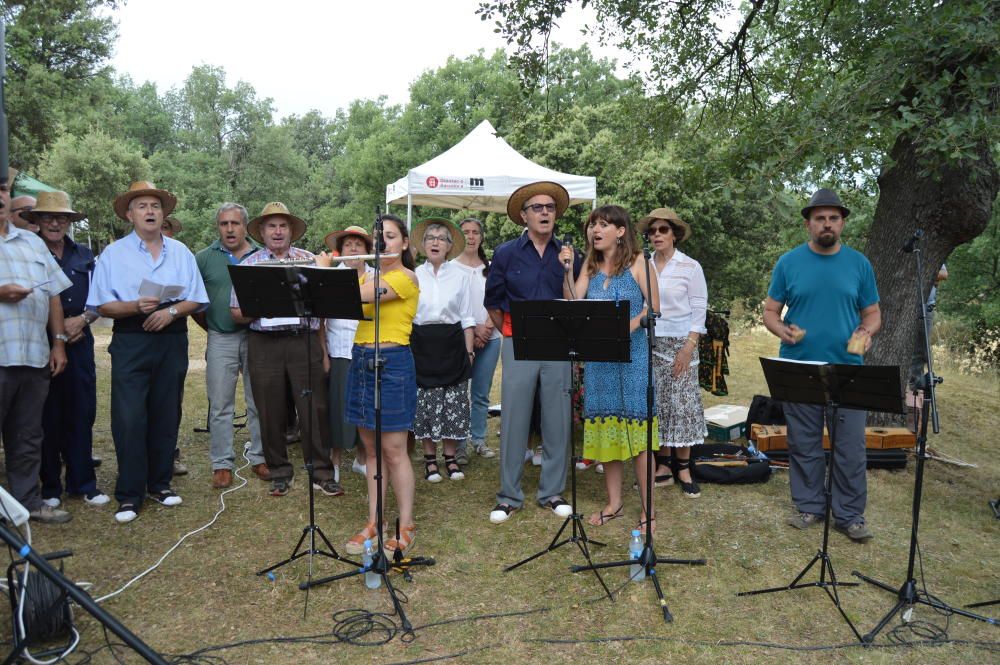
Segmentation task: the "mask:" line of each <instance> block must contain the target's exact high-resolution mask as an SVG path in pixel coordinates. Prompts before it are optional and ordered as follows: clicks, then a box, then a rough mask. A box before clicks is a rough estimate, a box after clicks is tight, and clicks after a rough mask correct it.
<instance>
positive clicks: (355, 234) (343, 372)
mask: <svg viewBox="0 0 1000 665" xmlns="http://www.w3.org/2000/svg"><path fill="white" fill-rule="evenodd" d="M324 242H325V243H326V246H327V247H329V248H330V250H331V251H332V252H333V253H334V256H359V255H361V254H371V253H372V238H371V235H369V233H368V231H367V230H365V229H363V228H361V227H360V226H348V227H347V228H346V229H344V230H343V231H334V232H333V233H331V234H329V235H327V236H326V239H325V240H324ZM339 265H340V266H342V267H343V268H345V269H348V270H356V271H357V273H358V278H359V279H360V278H361V276H362V275H364V274H365V272H366V271H371V269H370V268H368V266H367V265H366V264H365V262H364V261H343V262H339ZM357 330H358V322H357V321H355V320H352V319H327V320H326V352H327V355H328V356H329V357H330V374H329V384H328V390H327V398H328V400H329V402H328V406H327V413H328V414H329V416H330V441H329V446H330V461H331V462H333V473H334V481H335V482H336V483H337V484H338V485H339V484H340V460H341V455H342V451H344V450H350V449H351V448H355V451H356V452H355V459H354V462H353V464H352V468H353V470H354V471H355V472H357V473H360V474H361V475H365V447H364V445H362V443H361V438H360V437H359V436H358V428H357V426H356V425H354V424H353V423H351V422H349V421H348V420H347V417H346V415H345V414H344V404H345V402H346V397H347V372H348V370H349V369H350V367H351V349H352V348H353V347H354V333H355V332H357Z"/></svg>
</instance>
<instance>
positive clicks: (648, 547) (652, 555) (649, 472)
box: [570, 246, 706, 623]
mask: <svg viewBox="0 0 1000 665" xmlns="http://www.w3.org/2000/svg"><path fill="white" fill-rule="evenodd" d="M642 254H643V257H644V258H645V264H646V294H647V297H646V303H647V309H648V311H649V314H648V315H647V316H646V321H645V323H644V325H645V326H646V501H645V504H646V505H645V510H644V511H643V516H644V518H645V520H646V541H645V543H644V544H643V546H642V553H641V554H640V555H639V563H640V564H641V565H642V567H643V570H644V571H645V574H646V576H647V577H649V579H651V580H652V581H653V589H654V590H655V591H656V597H657V598H658V599H659V604H660V608H661V609H662V610H663V620H664V621H665V622H667V623H669V622H671V621H673V620H674V617H673V615H672V614H671V613H670V609H669V608H668V607H667V601H666V600H664V598H663V588H662V587H661V586H660V579H659V578H658V577H657V576H656V564H658V563H665V564H681V565H687V566H704V565H705V564H706V560H705V559H663V558H657V556H656V551H655V550H654V549H653V528H652V527H653V524H652V519H653V471H654V468H653V411H654V409H653V395H654V386H655V383H654V382H653V340H654V337H655V334H656V332H655V328H656V319H658V318H659V316H660V313H659V312H655V311H653V298H652V293H653V291H652V288H653V287H652V279H651V278H650V272H649V264H650V261H651V257H650V254H649V248H648V247H646V246H643V248H642ZM633 563H634V562H633V561H632V560H631V559H625V560H623V561H612V562H609V563H597V564H592V565H589V566H573V567H572V568H570V570H572V571H573V572H574V573H578V572H580V571H584V570H598V569H601V568H622V567H625V566H631V565H632V564H633Z"/></svg>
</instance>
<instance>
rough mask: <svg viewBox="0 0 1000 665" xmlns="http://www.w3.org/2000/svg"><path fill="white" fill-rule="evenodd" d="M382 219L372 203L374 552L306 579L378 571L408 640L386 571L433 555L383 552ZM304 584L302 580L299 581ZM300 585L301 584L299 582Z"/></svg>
mask: <svg viewBox="0 0 1000 665" xmlns="http://www.w3.org/2000/svg"><path fill="white" fill-rule="evenodd" d="M382 229H383V221H382V213H381V211H380V210H379V207H378V206H375V227H374V229H373V230H374V233H373V234H372V235H373V238H372V240H373V241H374V242H373V243H372V246H373V249H374V254H373V258H374V264H375V273H374V280H375V282H374V284H375V298H374V301H373V302H374V305H375V314H374V322H375V343H374V349H375V357H374V359H372V361H371V364H370V365H369V368H370V369H372V371H373V372H374V373H375V394H374V399H375V531H376V532H377V536H376V537H377V540H378V547H377V548H376V550H375V554H374V555H373V556H372V563H371V566H370V567H368V568H364V567H360V568H358V569H357V570H352V571H350V572H347V573H342V574H340V575H332V576H330V577H324V578H322V579H319V580H315V581H312V582H310V583H309V584H310V585H311V586H319V585H321V584H326V583H327V582H333V581H335V580H341V579H345V578H348V577H354V576H356V575H363V574H364V573H367V572H374V573H378V575H379V576H380V577H381V578H382V584H383V585H384V586H385V589H386V591H388V592H389V598H390V599H391V600H392V606H393V609H394V610H395V611H396V614H397V615H399V621H400V625H401V626H402V629H403V631H402V632H403V639H404V640H408V639H409V638H411V637H412V636H413V625H412V624H411V623H410V620H409V619H408V618H407V617H406V612H404V611H403V604H402V602H401V601H400V600H399V592H397V591H396V588H395V587H394V586H393V585H392V581H391V579H390V577H389V572H390V571H391V570H392V569H393V568H396V569H397V570H401V571H402V572H403V576H404V579H407V580H408V579H409V571H408V568H409V567H410V566H433V565H434V563H435V562H434V559H432V558H430V557H413V558H411V559H403V555H402V553H401V552H400V551H399V550H398V549H397V550H396V552H395V554H394V555H393V561H390V560H389V558H388V557H387V556H386V555H385V538H384V536H383V535H382V522H383V521H384V520H383V514H384V512H385V508H384V505H383V503H384V502H383V499H382V482H383V480H382V368H383V367H384V366H385V360H384V359H383V358H382V355H381V348H382V345H381V343H380V342H379V322H380V313H381V304H382V293H383V289H382V287H380V286H379V283H380V281H381V278H382V254H383V250H384V249H385V246H384V242H385V241H384V240H383V236H382ZM368 463H369V464H371V461H370V460H369V462H368ZM396 539H397V542H398V540H399V520H398V519H397V520H396ZM303 584H305V583H303ZM300 588H301V585H300Z"/></svg>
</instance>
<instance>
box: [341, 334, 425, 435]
mask: <svg viewBox="0 0 1000 665" xmlns="http://www.w3.org/2000/svg"><path fill="white" fill-rule="evenodd" d="M379 352H380V353H381V355H382V358H383V359H384V360H385V365H384V366H383V368H382V431H383V432H406V431H409V430H410V428H411V427H413V417H414V415H415V414H416V412H417V375H416V371H415V370H414V367H413V354H412V353H410V347H408V346H390V347H383V348H381V349H380V350H379ZM374 358H375V349H373V348H371V347H366V346H358V345H354V348H353V349H352V350H351V369H350V371H349V372H348V374H347V404H346V405H345V412H346V416H347V420H348V422H351V423H354V424H355V425H357V426H358V427H363V428H365V429H369V430H374V429H375V371H374V370H373V369H371V368H370V367H369V364H370V361H372V360H374Z"/></svg>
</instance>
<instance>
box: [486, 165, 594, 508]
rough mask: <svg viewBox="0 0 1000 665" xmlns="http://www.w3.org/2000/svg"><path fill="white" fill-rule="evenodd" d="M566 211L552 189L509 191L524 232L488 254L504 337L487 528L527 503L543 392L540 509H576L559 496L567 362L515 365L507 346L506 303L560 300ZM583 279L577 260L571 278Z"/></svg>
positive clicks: (489, 299) (566, 432) (512, 213)
mask: <svg viewBox="0 0 1000 665" xmlns="http://www.w3.org/2000/svg"><path fill="white" fill-rule="evenodd" d="M567 207H569V193H568V192H567V191H566V189H565V188H564V187H563V186H562V185H559V184H558V183H554V182H535V183H531V184H528V185H525V186H523V187H521V188H519V189H517V190H515V191H514V193H513V194H511V195H510V198H509V199H508V200H507V215H508V216H509V217H510V218H511V219H512V220H513V221H514V222H516V223H517V224H521V225H523V226H525V227H526V231H525V233H524V234H522V235H521V237H519V238H517V239H515V240H511V241H509V242H505V243H503V244H502V245H500V246H499V247H497V249H496V251H495V252H494V253H493V262H492V263H491V264H490V272H489V275H488V276H487V278H486V295H485V297H484V299H483V304H484V305H485V306H486V311H487V312H489V315H490V318H491V319H492V320H493V323H494V325H495V326H496V327H497V328H498V329H500V330H501V332H503V336H504V340H503V345H502V347H501V353H502V362H503V377H502V379H501V401H502V403H503V408H502V409H501V411H500V489H499V491H498V492H497V496H496V501H497V503H496V506H495V507H494V508H493V510H492V511H491V512H490V522H492V523H494V524H500V523H502V522H506V521H507V520H508V519H509V518H510V515H511V514H512V513H513V512H514V511H515V510H517V509H518V508H520V507H521V505H522V504H523V503H524V492H523V491H522V490H521V476H522V474H523V472H524V452H525V450H526V448H527V445H528V432H529V427H530V424H531V411H532V406H533V403H534V399H535V390H536V388H538V387H539V384H541V385H540V390H541V398H540V399H541V421H542V422H541V429H542V441H543V449H542V472H541V477H540V478H539V481H538V504H539V505H540V506H542V507H543V508H548V509H549V510H551V511H552V512H554V513H555V514H556V515H557V516H559V517H567V516H569V515H570V514H571V513H572V511H573V508H572V507H571V506H570V505H569V504H568V503H567V502H566V501H564V500H563V498H562V496H561V494H562V491H563V489H564V488H565V487H566V471H567V465H568V462H569V460H568V457H567V450H568V448H567V446H568V445H569V439H570V399H569V389H570V366H569V363H568V362H547V361H535V360H515V359H514V345H513V343H512V340H511V334H512V331H511V320H510V303H511V301H514V300H555V299H559V298H562V295H563V294H562V283H563V275H564V274H565V273H564V269H563V265H562V264H561V263H560V262H559V250H560V249H562V243H560V242H559V241H558V240H557V239H556V237H555V223H556V220H557V219H559V217H561V216H562V214H563V213H564V212H565V211H566V208H567ZM579 273H580V257H579V256H577V257H576V258H575V260H574V266H573V277H574V278H576V276H577V275H578V274H579Z"/></svg>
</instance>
